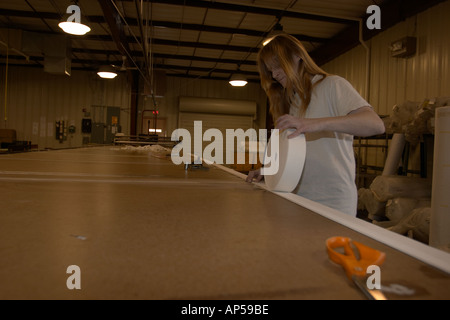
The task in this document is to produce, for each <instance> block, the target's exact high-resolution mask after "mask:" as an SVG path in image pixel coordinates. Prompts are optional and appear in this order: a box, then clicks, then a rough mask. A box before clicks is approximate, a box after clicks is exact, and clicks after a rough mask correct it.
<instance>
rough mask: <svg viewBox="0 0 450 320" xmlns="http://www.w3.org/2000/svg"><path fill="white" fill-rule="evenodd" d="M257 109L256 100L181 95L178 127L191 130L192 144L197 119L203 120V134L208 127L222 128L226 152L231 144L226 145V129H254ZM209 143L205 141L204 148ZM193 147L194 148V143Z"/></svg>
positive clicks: (245, 130)
mask: <svg viewBox="0 0 450 320" xmlns="http://www.w3.org/2000/svg"><path fill="white" fill-rule="evenodd" d="M256 110H257V106H256V102H254V101H246V100H229V99H209V98H195V97H181V98H180V104H179V119H178V128H181V129H186V130H188V131H189V132H190V134H191V137H192V144H193V143H194V134H195V131H194V124H195V122H196V121H201V125H202V135H203V134H204V133H205V131H206V130H208V129H218V130H220V132H221V133H222V135H223V142H224V145H223V150H224V154H225V151H226V150H227V148H230V146H227V145H226V130H227V129H232V130H238V129H242V130H243V131H244V132H247V130H248V129H253V120H254V118H255V116H256ZM197 125H198V122H197ZM208 144H210V142H208V141H203V142H202V150H204V148H205V147H206V146H207V145H208ZM235 147H236V150H237V147H238V146H237V145H236V146H235ZM192 149H194V146H193V145H192ZM224 163H225V158H224Z"/></svg>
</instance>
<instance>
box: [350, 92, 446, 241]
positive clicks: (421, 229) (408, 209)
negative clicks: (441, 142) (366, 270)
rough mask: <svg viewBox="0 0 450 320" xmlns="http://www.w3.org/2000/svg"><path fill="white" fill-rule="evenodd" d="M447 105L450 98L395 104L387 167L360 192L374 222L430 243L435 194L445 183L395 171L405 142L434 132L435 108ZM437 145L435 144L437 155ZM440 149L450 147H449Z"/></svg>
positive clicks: (388, 127) (390, 120)
mask: <svg viewBox="0 0 450 320" xmlns="http://www.w3.org/2000/svg"><path fill="white" fill-rule="evenodd" d="M448 105H450V98H449V97H442V98H434V99H425V100H424V101H423V102H422V103H418V102H412V101H407V102H405V103H403V104H402V105H395V106H394V107H393V109H392V113H391V114H390V116H389V118H388V119H387V120H385V124H386V131H387V133H390V134H393V139H392V141H391V144H390V147H389V152H388V155H387V159H386V163H385V170H384V171H383V173H382V175H381V176H378V177H377V178H375V180H374V181H373V182H372V184H371V185H370V187H369V189H360V190H359V191H358V196H359V197H358V200H359V203H358V209H359V210H365V211H367V212H368V217H369V219H370V220H372V221H373V223H374V224H377V225H379V226H382V227H385V228H388V229H389V230H392V231H394V232H397V233H400V234H403V235H406V236H409V237H411V238H414V239H416V240H419V241H421V242H424V243H427V244H429V243H430V244H431V242H432V241H431V240H432V237H430V231H431V230H430V225H433V224H432V223H430V220H431V219H432V208H431V207H432V201H431V199H432V198H433V197H434V196H432V193H435V192H437V191H438V190H441V191H442V190H443V189H442V188H445V186H444V187H443V186H442V185H440V186H438V187H435V186H433V181H432V180H435V178H433V179H431V177H429V178H428V179H422V178H414V177H406V176H396V175H395V174H396V172H397V169H398V165H399V162H400V160H401V156H402V152H403V148H404V146H405V142H408V143H410V145H417V144H418V143H419V142H420V140H421V136H422V135H424V134H435V116H436V115H437V112H436V109H438V108H441V107H445V106H448ZM445 132H446V131H445ZM436 148H437V147H436V146H435V157H436V151H437V150H436ZM440 148H441V149H442V150H446V149H448V148H447V147H446V146H444V147H440ZM442 150H441V152H440V153H441V154H442ZM435 167H436V165H435ZM444 167H445V164H444ZM434 171H436V168H434ZM434 174H436V172H434ZM444 184H445V183H444ZM433 189H435V190H433ZM441 207H442V206H441ZM435 229H436V228H435ZM441 229H444V228H443V227H441Z"/></svg>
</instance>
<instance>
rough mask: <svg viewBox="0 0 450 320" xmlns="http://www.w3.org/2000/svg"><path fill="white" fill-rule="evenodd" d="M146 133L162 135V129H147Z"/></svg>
mask: <svg viewBox="0 0 450 320" xmlns="http://www.w3.org/2000/svg"><path fill="white" fill-rule="evenodd" d="M148 132H151V133H155V132H156V133H162V129H148Z"/></svg>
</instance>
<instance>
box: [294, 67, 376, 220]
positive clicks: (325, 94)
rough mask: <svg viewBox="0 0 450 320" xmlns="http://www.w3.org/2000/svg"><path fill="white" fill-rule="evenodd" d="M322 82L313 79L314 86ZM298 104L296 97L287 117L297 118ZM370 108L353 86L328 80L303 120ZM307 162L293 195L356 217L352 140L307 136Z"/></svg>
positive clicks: (319, 134)
mask: <svg viewBox="0 0 450 320" xmlns="http://www.w3.org/2000/svg"><path fill="white" fill-rule="evenodd" d="M320 79H322V76H321V75H316V76H315V77H314V78H313V80H312V81H313V83H315V82H317V81H318V80H320ZM299 105H301V100H300V98H299V96H298V95H297V94H296V97H295V99H294V102H293V103H292V104H291V107H290V114H291V115H293V116H297V117H298V116H299ZM364 106H370V105H369V103H368V102H367V101H366V100H364V99H363V98H362V97H361V96H360V95H359V93H358V92H357V91H356V90H355V89H354V88H353V86H352V85H351V84H350V83H349V82H348V81H347V80H345V79H344V78H342V77H339V76H335V75H333V76H328V77H326V78H325V79H324V80H323V81H322V82H320V83H319V84H318V85H317V86H316V87H315V88H314V90H313V92H312V96H311V103H310V105H309V106H308V109H307V111H306V114H305V118H323V117H335V116H345V115H347V114H348V113H350V112H351V111H353V110H356V109H358V108H360V107H364ZM305 138H306V160H305V166H304V168H303V173H302V177H301V179H300V182H299V184H298V186H297V188H296V189H295V190H294V193H297V194H298V195H300V196H302V197H305V198H307V199H310V200H313V201H316V202H319V203H321V204H323V205H326V206H328V207H330V208H334V209H337V210H339V211H341V212H343V213H346V214H349V215H351V216H356V211H357V202H358V194H357V188H356V184H355V170H356V169H355V157H354V151H353V136H352V135H349V134H344V133H337V132H331V131H329V132H325V131H324V132H317V133H306V134H305Z"/></svg>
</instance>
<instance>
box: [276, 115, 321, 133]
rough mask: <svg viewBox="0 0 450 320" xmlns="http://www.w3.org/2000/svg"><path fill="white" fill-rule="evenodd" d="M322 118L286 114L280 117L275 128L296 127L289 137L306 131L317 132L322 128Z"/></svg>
mask: <svg viewBox="0 0 450 320" xmlns="http://www.w3.org/2000/svg"><path fill="white" fill-rule="evenodd" d="M320 124H321V121H320V119H304V118H298V117H294V116H291V115H289V114H285V115H283V116H281V117H279V118H278V120H277V122H276V126H275V129H279V130H280V131H282V130H285V129H295V132H293V133H292V134H290V135H289V136H288V139H292V138H295V137H297V136H299V135H300V134H302V133H305V132H316V131H320V130H322V128H321V126H320Z"/></svg>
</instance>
